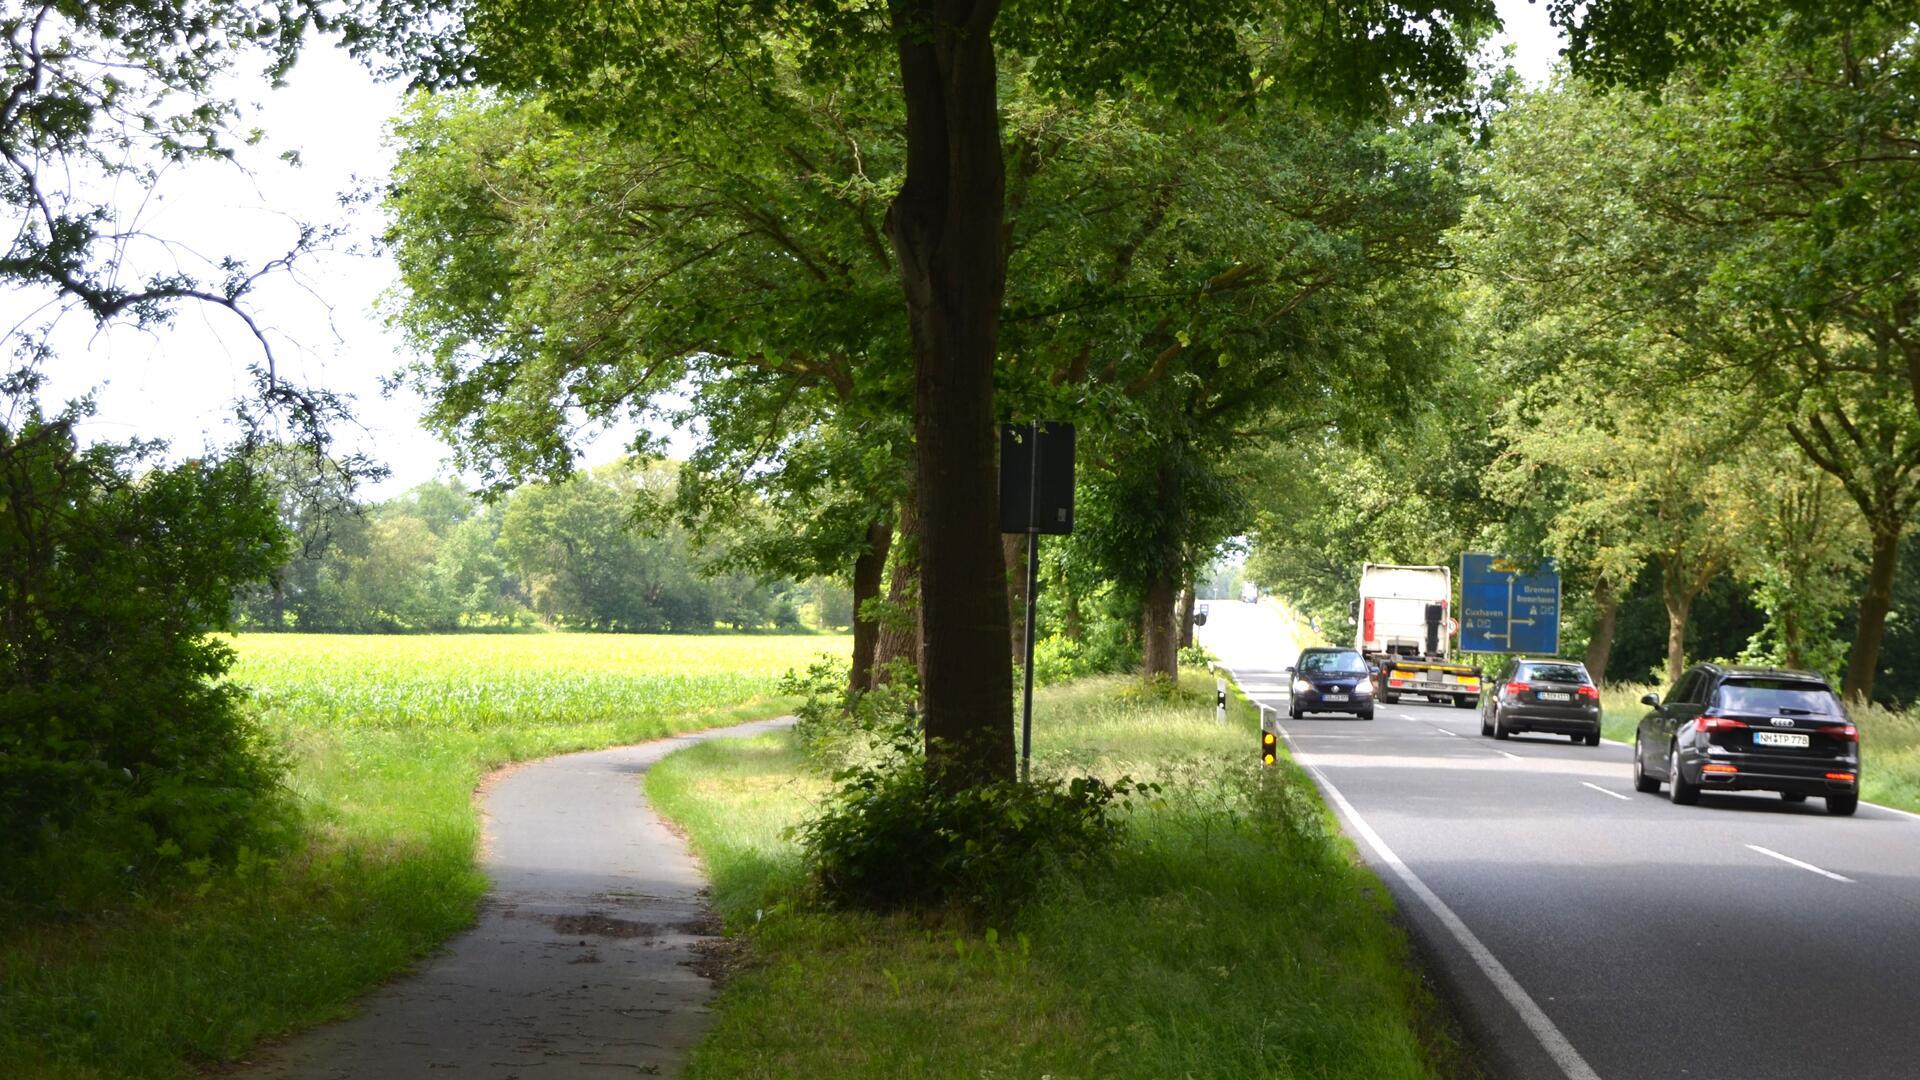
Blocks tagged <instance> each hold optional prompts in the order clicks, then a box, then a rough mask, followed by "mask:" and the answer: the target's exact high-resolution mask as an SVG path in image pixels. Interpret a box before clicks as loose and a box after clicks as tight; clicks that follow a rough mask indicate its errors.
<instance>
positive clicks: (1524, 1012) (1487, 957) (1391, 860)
mask: <svg viewBox="0 0 1920 1080" xmlns="http://www.w3.org/2000/svg"><path fill="white" fill-rule="evenodd" d="M1273 726H1274V728H1275V729H1277V730H1278V731H1279V732H1280V736H1281V737H1282V738H1284V739H1286V740H1287V748H1288V749H1289V750H1292V749H1294V746H1293V734H1292V733H1291V732H1289V731H1288V730H1287V729H1286V728H1285V727H1284V726H1283V725H1281V724H1280V723H1278V722H1277V721H1276V722H1275V723H1274V725H1273ZM1303 767H1304V768H1305V769H1306V770H1307V772H1308V774H1310V775H1311V776H1312V777H1313V779H1314V782H1315V783H1317V784H1319V785H1320V790H1322V791H1324V792H1326V793H1327V797H1328V798H1330V799H1332V800H1333V802H1334V805H1335V806H1337V807H1339V808H1340V812H1341V814H1343V815H1344V816H1345V817H1346V819H1347V821H1348V822H1349V823H1351V824H1352V825H1353V829H1354V831H1355V832H1357V833H1359V834H1360V838H1361V839H1362V840H1365V841H1366V842H1367V845H1368V846H1369V847H1371V848H1373V850H1374V853H1375V854H1377V855H1378V856H1379V857H1380V861H1381V862H1384V863H1386V864H1387V866H1388V867H1390V868H1391V869H1392V870H1393V872H1394V875H1395V876H1396V877H1398V878H1399V879H1400V880H1401V881H1402V882H1404V883H1405V884H1406V886H1407V888H1408V889H1410V890H1411V891H1412V892H1413V894H1414V895H1415V896H1417V897H1419V898H1420V902H1421V903H1422V904H1425V905H1426V907H1427V910H1428V911H1431V912H1432V913H1433V915H1434V917H1435V918H1437V919H1439V920H1440V925H1442V926H1444V927H1446V928H1447V932H1448V933H1450V934H1452V935H1453V939H1454V940H1455V941H1457V942H1459V943H1460V947H1461V948H1463V949H1465V950H1466V951H1467V955H1468V956H1469V957H1472V959H1473V962H1474V965H1475V966H1476V967H1478V968H1479V969H1480V971H1481V973H1482V974H1484V975H1485V976H1486V977H1487V979H1488V980H1489V981H1490V982H1492V983H1493V988H1494V989H1495V990H1497V991H1499V992H1500V996H1501V997H1502V998H1505V999H1506V1002H1507V1004H1508V1005H1511V1006H1512V1007H1513V1011H1514V1012H1516V1013H1518V1014H1520V1022H1521V1023H1523V1024H1525V1025H1527V1030H1529V1031H1531V1032H1533V1037H1534V1038H1536V1039H1538V1040H1540V1047H1541V1049H1543V1050H1545V1051H1546V1052H1547V1056H1548V1057H1551V1058H1552V1059H1553V1062H1554V1064H1556V1065H1558V1066H1560V1071H1561V1072H1563V1073H1565V1074H1566V1075H1567V1080H1600V1074H1599V1073H1596V1072H1594V1071H1593V1067H1592V1066H1591V1065H1588V1064H1587V1059H1585V1058H1583V1057H1581V1056H1580V1051H1578V1050H1575V1049H1574V1048H1573V1044H1572V1043H1571V1042H1568V1041H1567V1037H1566V1036H1565V1035H1563V1034H1561V1032H1560V1029H1559V1028H1557V1027H1555V1026H1554V1023H1553V1021H1552V1020H1550V1019H1548V1018H1547V1014H1546V1013H1545V1012H1543V1011H1542V1010H1541V1008H1540V1005H1539V1003H1537V1002H1535V1001H1534V1000H1533V997H1532V995H1530V994H1528V993H1527V991H1526V988H1525V987H1523V986H1521V985H1520V982H1519V980H1517V979H1515V978H1514V977H1513V973H1512V972H1509V971H1508V970H1507V967H1506V965H1505V964H1502V963H1501V962H1500V960H1499V958H1498V957H1496V956H1494V955H1493V951H1492V950H1490V949H1488V948H1487V947H1486V945H1485V944H1484V943H1482V942H1481V940H1480V939H1479V938H1478V937H1477V936H1475V935H1474V932H1473V931H1472V930H1469V929H1468V928H1467V924H1466V923H1464V922H1462V921H1461V920H1460V916H1458V915H1455V914H1454V913H1453V909H1452V908H1450V907H1448V906H1447V904H1446V901H1444V900H1442V899H1440V897H1439V895H1438V894H1436V893H1435V892H1434V891H1433V890H1432V889H1430V888H1428V887H1427V883H1426V882H1424V881H1422V880H1420V876H1419V875H1418V874H1415V873H1414V872H1413V868H1412V867H1410V866H1408V865H1407V864H1406V863H1405V862H1403V861H1401V859H1400V856H1399V855H1397V854H1395V853H1394V850H1393V849H1392V848H1390V847H1388V846H1387V842H1386V841H1385V840H1382V839H1381V838H1380V834H1379V833H1376V832H1374V831H1373V826H1371V825H1369V824H1367V819H1366V818H1363V817H1361V816H1360V811H1358V810H1355V809H1354V808H1353V804H1352V803H1350V802H1348V801H1347V797H1346V796H1345V795H1342V794H1341V793H1340V789H1339V788H1337V787H1335V786H1334V785H1333V781H1331V780H1329V779H1327V774H1326V773H1323V772H1321V771H1320V770H1319V769H1318V768H1317V767H1315V766H1312V765H1306V766H1303Z"/></svg>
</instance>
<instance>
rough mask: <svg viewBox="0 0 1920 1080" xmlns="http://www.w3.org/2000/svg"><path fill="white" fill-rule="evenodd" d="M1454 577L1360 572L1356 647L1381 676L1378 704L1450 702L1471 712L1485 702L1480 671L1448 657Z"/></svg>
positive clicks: (1382, 569) (1418, 570) (1433, 570)
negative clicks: (1415, 697)
mask: <svg viewBox="0 0 1920 1080" xmlns="http://www.w3.org/2000/svg"><path fill="white" fill-rule="evenodd" d="M1452 603H1453V573H1452V571H1451V570H1449V569H1448V568H1447V567H1444V566H1396V565H1393V564H1389V563H1365V564H1363V565H1362V566H1361V567H1360V599H1359V601H1358V602H1356V603H1355V604H1354V623H1355V637H1356V638H1358V642H1357V645H1356V647H1357V648H1358V649H1359V650H1360V652H1361V654H1362V655H1364V656H1365V657H1366V658H1367V662H1368V664H1369V665H1370V666H1373V667H1374V668H1375V670H1376V672H1377V674H1376V676H1375V692H1376V699H1377V700H1378V701H1380V702H1381V703H1383V704H1387V705H1392V704H1394V703H1395V702H1397V701H1399V700H1400V697H1401V695H1403V694H1419V695H1421V696H1423V697H1425V698H1426V699H1428V700H1429V701H1451V702H1453V703H1454V705H1456V706H1458V707H1459V708H1463V709H1469V708H1472V707H1473V706H1474V705H1475V704H1477V703H1478V702H1479V699H1480V669H1478V668H1476V667H1474V666H1473V665H1471V664H1457V663H1454V662H1452V661H1451V660H1450V659H1449V658H1448V657H1449V652H1450V647H1451V645H1452V641H1453V633H1452V622H1451V619H1450V618H1449V614H1448V613H1449V609H1450V608H1451V607H1452Z"/></svg>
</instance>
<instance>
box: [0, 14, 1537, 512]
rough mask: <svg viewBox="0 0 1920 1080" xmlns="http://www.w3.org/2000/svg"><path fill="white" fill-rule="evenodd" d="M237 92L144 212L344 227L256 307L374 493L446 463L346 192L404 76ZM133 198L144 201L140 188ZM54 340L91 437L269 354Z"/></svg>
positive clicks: (154, 432) (231, 342)
mask: <svg viewBox="0 0 1920 1080" xmlns="http://www.w3.org/2000/svg"><path fill="white" fill-rule="evenodd" d="M1498 7H1499V10H1500V15H1501V18H1502V20H1503V21H1504V22H1505V24H1506V26H1507V28H1508V32H1507V34H1506V36H1505V37H1504V38H1503V39H1502V40H1503V41H1505V40H1511V41H1512V42H1513V43H1514V44H1515V45H1516V48H1517V52H1516V55H1515V57H1514V63H1515V66H1516V67H1517V68H1518V69H1519V70H1520V72H1521V74H1522V75H1523V76H1525V77H1526V78H1527V79H1528V80H1529V81H1538V80H1541V79H1543V78H1545V76H1546V73H1547V71H1548V69H1549V67H1550V66H1551V65H1552V63H1553V61H1554V58H1555V56H1556V54H1557V51H1558V49H1559V47H1560V39H1559V37H1558V36H1557V35H1556V34H1555V32H1554V31H1553V29H1552V28H1551V27H1550V26H1548V25H1547V21H1546V15H1545V13H1544V12H1543V11H1542V10H1541V8H1540V7H1539V6H1537V5H1533V4H1528V3H1526V2H1525V0H1498ZM242 96H243V98H245V99H247V100H252V101H257V102H258V103H259V108H258V110H257V111H251V112H249V114H248V116H247V117H246V120H245V123H244V124H243V125H242V126H243V127H244V126H258V127H260V128H262V129H264V130H265V131H266V132H267V133H268V141H267V144H266V145H265V146H263V147H260V148H258V151H257V152H255V153H252V154H251V156H250V157H247V158H245V161H246V170H245V171H243V170H242V169H241V168H237V167H231V166H228V167H222V166H213V165H200V166H193V167H191V168H189V169H185V170H179V171H176V172H174V173H173V174H171V175H168V176H166V177H165V178H164V179H163V181H162V183H161V185H160V187H159V189H158V190H157V191H156V192H155V193H154V195H153V197H152V198H151V199H150V200H149V201H148V203H147V206H146V208H145V209H144V210H143V211H142V212H141V221H142V224H143V225H144V227H145V228H146V229H147V230H148V231H150V232H152V233H154V234H156V235H159V236H165V237H169V238H171V239H175V240H178V241H179V242H180V244H181V247H182V250H183V251H184V250H190V251H191V252H195V253H198V254H199V255H201V256H206V257H210V258H218V257H219V256H221V255H223V254H233V255H237V256H240V257H241V258H243V259H246V260H250V261H255V262H257V261H261V260H264V259H269V258H272V257H274V256H276V255H279V254H282V253H284V252H285V250H286V249H287V248H288V247H289V246H290V245H291V243H292V239H293V235H294V229H295V224H294V223H295V222H298V221H308V222H323V223H342V224H345V225H347V226H348V228H349V229H350V234H349V236H348V237H347V238H345V239H343V240H342V241H341V242H340V245H338V246H339V247H340V249H341V250H339V251H337V252H335V253H330V254H325V255H321V256H317V257H313V258H310V259H308V260H305V261H303V263H302V264H301V265H300V269H299V271H298V272H297V274H295V275H293V276H291V277H284V276H283V277H281V278H278V279H275V280H274V281H272V283H271V284H268V285H266V286H264V287H263V288H262V290H261V291H260V292H259V293H258V294H257V295H256V296H255V298H254V303H253V310H254V311H255V312H256V314H257V317H258V318H259V321H260V322H261V323H262V324H263V325H265V326H266V327H267V328H268V334H269V336H270V337H271V338H272V340H273V342H274V351H275V356H276V360H277V363H278V365H279V367H280V370H281V371H282V373H283V374H285V375H288V376H290V377H292V378H293V379H295V380H298V381H302V382H307V383H312V384H317V385H320V386H324V387H327V388H329V389H332V390H335V391H339V392H345V393H349V394H352V395H353V396H354V398H355V401H356V408H355V414H356V416H357V418H358V421H359V425H360V426H359V428H358V429H356V430H351V431H345V432H342V433H341V439H342V441H343V442H344V443H346V444H347V445H349V446H353V447H355V448H360V449H365V450H368V451H370V452H371V453H373V454H374V455H375V456H376V457H377V458H378V459H380V460H382V461H384V462H385V463H386V464H387V465H388V466H389V467H390V468H391V469H392V471H393V475H392V477H391V479H389V480H388V481H387V482H386V483H384V484H382V485H379V487H377V488H375V489H374V490H373V492H372V493H373V494H391V493H396V492H398V491H401V490H404V489H405V488H408V487H411V486H413V485H415V484H418V483H420V482H422V481H424V480H427V479H430V478H432V477H433V476H435V475H437V474H442V473H444V472H445V471H446V467H445V464H444V463H445V461H446V458H447V448H446V447H445V446H443V445H442V444H440V443H439V442H438V441H437V440H435V439H434V438H433V437H432V436H430V435H428V434H427V433H426V432H425V431H423V430H422V429H421V428H420V425H419V416H420V412H421V402H420V401H419V399H418V398H416V397H414V396H413V395H411V394H410V393H407V392H405V391H401V392H397V393H395V394H393V395H391V396H389V395H386V394H384V393H383V392H382V391H381V389H380V379H381V377H382V376H383V375H388V374H390V373H392V372H393V371H394V370H395V369H396V368H398V367H399V366H400V365H401V364H402V363H403V362H404V360H405V359H406V358H405V356H404V354H403V352H402V347H401V345H400V343H399V341H398V340H397V339H396V338H395V337H394V335H392V334H391V333H389V332H388V331H387V330H386V329H385V328H384V327H383V326H382V325H381V323H380V320H379V318H378V317H377V316H376V315H375V314H374V312H373V305H374V302H375V300H376V299H377V298H378V297H379V296H380V295H381V293H382V292H383V291H385V290H386V289H388V288H390V287H391V285H392V283H393V276H394V268H393V265H392V263H391V262H390V261H389V260H388V259H386V258H384V257H381V256H378V255H373V254H366V253H364V252H365V251H366V250H367V249H368V248H369V247H370V241H371V240H372V238H373V237H374V236H375V235H376V234H377V233H378V231H379V227H380V224H381V219H380V215H379V212H378V209H377V208H375V207H362V208H360V209H358V210H355V211H352V212H349V211H347V210H345V209H343V208H342V206H341V204H340V201H339V196H340V194H341V193H342V192H345V191H349V190H352V189H354V188H356V187H363V186H365V185H367V184H377V183H379V182H380V181H381V180H383V179H384V178H385V176H386V175H387V172H388V169H389V167H390V157H391V155H390V154H389V153H388V151H387V149H386V146H385V144H384V138H385V129H386V124H387V121H388V119H389V118H390V117H392V116H393V115H394V113H395V112H396V111H397V109H398V106H399V102H400V99H401V90H400V88H399V87H397V86H394V85H390V84H381V83H377V82H375V81H374V80H373V79H372V78H371V77H370V76H369V75H368V74H367V72H366V71H365V69H364V68H362V67H361V66H360V65H359V64H358V63H356V62H355V61H353V60H351V59H349V58H348V57H347V56H346V55H345V54H344V53H342V52H340V51H339V50H337V49H334V48H330V47H322V48H314V49H309V50H308V51H307V52H306V53H305V54H304V55H303V57H302V58H301V60H300V62H299V65H298V66H297V67H296V68H295V69H294V71H293V73H292V75H291V77H290V78H289V79H288V82H287V85H286V86H285V87H283V88H282V89H279V90H273V91H267V90H259V91H253V92H248V93H244V94H243V95H242ZM290 149H291V150H297V151H298V152H299V154H300V157H301V160H302V162H303V164H302V165H301V166H300V167H298V168H295V167H292V166H289V165H286V164H283V163H282V162H280V161H279V160H278V159H277V155H278V154H279V153H280V152H281V151H283V150H290ZM129 197H130V198H132V199H133V200H134V201H135V202H136V203H137V201H138V193H133V194H130V195H129ZM128 205H131V204H128ZM351 249H359V250H360V251H362V252H363V253H361V254H354V253H352V250H351ZM184 257H188V258H190V257H191V256H184ZM20 301H21V298H20V297H15V298H13V302H12V303H11V305H10V306H9V305H4V304H0V315H4V316H5V317H6V322H7V323H8V324H11V323H12V321H13V319H16V318H19V317H20V315H21V314H22V311H21V308H20ZM55 344H56V347H57V350H58V352H57V356H56V358H55V360H54V361H53V363H52V364H51V365H50V370H49V375H50V376H51V377H52V378H51V382H52V385H51V387H50V393H49V395H48V397H49V399H50V400H55V401H57V400H62V399H66V398H72V397H77V396H79V395H81V394H84V393H87V392H89V391H92V392H94V393H95V394H96V397H97V400H98V413H97V417H96V419H95V420H94V421H93V422H92V424H91V425H90V427H89V429H88V434H89V435H90V436H91V437H93V438H98V439H124V438H129V437H132V436H134V435H139V436H141V437H146V438H164V439H167V440H168V441H170V442H171V443H172V444H173V446H174V448H175V450H176V451H178V452H181V453H192V452H194V451H196V450H199V449H200V448H202V447H203V446H206V445H209V444H216V445H217V444H222V443H225V442H229V441H231V439H232V432H231V430H230V429H229V428H228V427H227V418H228V417H229V416H230V414H231V412H232V405H233V402H234V401H235V399H236V398H237V397H239V396H241V395H242V394H244V393H245V392H246V390H247V385H246V375H245V371H246V366H247V364H248V363H249V362H251V361H253V360H256V359H258V358H259V357H260V350H259V347H258V345H257V344H256V343H255V342H254V341H253V339H252V337H251V336H250V335H249V334H248V333H247V332H246V330H245V328H244V327H243V326H241V325H240V323H239V322H238V321H237V320H236V319H235V318H234V317H233V316H232V315H231V314H230V313H228V312H226V311H224V310H220V309H217V308H208V307H200V308H196V307H191V306H189V307H185V308H183V309H181V312H180V315H179V318H178V320H177V322H176V324H175V325H174V326H173V327H171V328H168V329H164V330H161V331H160V332H158V333H156V334H145V333H136V332H133V331H131V330H126V329H118V330H113V331H108V332H104V333H94V332H93V331H92V328H91V326H90V324H89V323H88V322H87V320H85V319H83V318H81V317H79V316H68V317H67V318H65V319H64V320H63V321H62V323H61V326H60V329H59V331H58V333H57V335H56V338H55ZM619 441H620V440H618V439H611V440H602V442H601V444H600V445H598V446H596V447H595V448H594V449H593V450H592V451H591V452H590V454H589V456H590V457H591V458H594V459H602V458H606V457H610V456H612V455H613V454H614V453H616V452H617V451H618V450H619Z"/></svg>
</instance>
